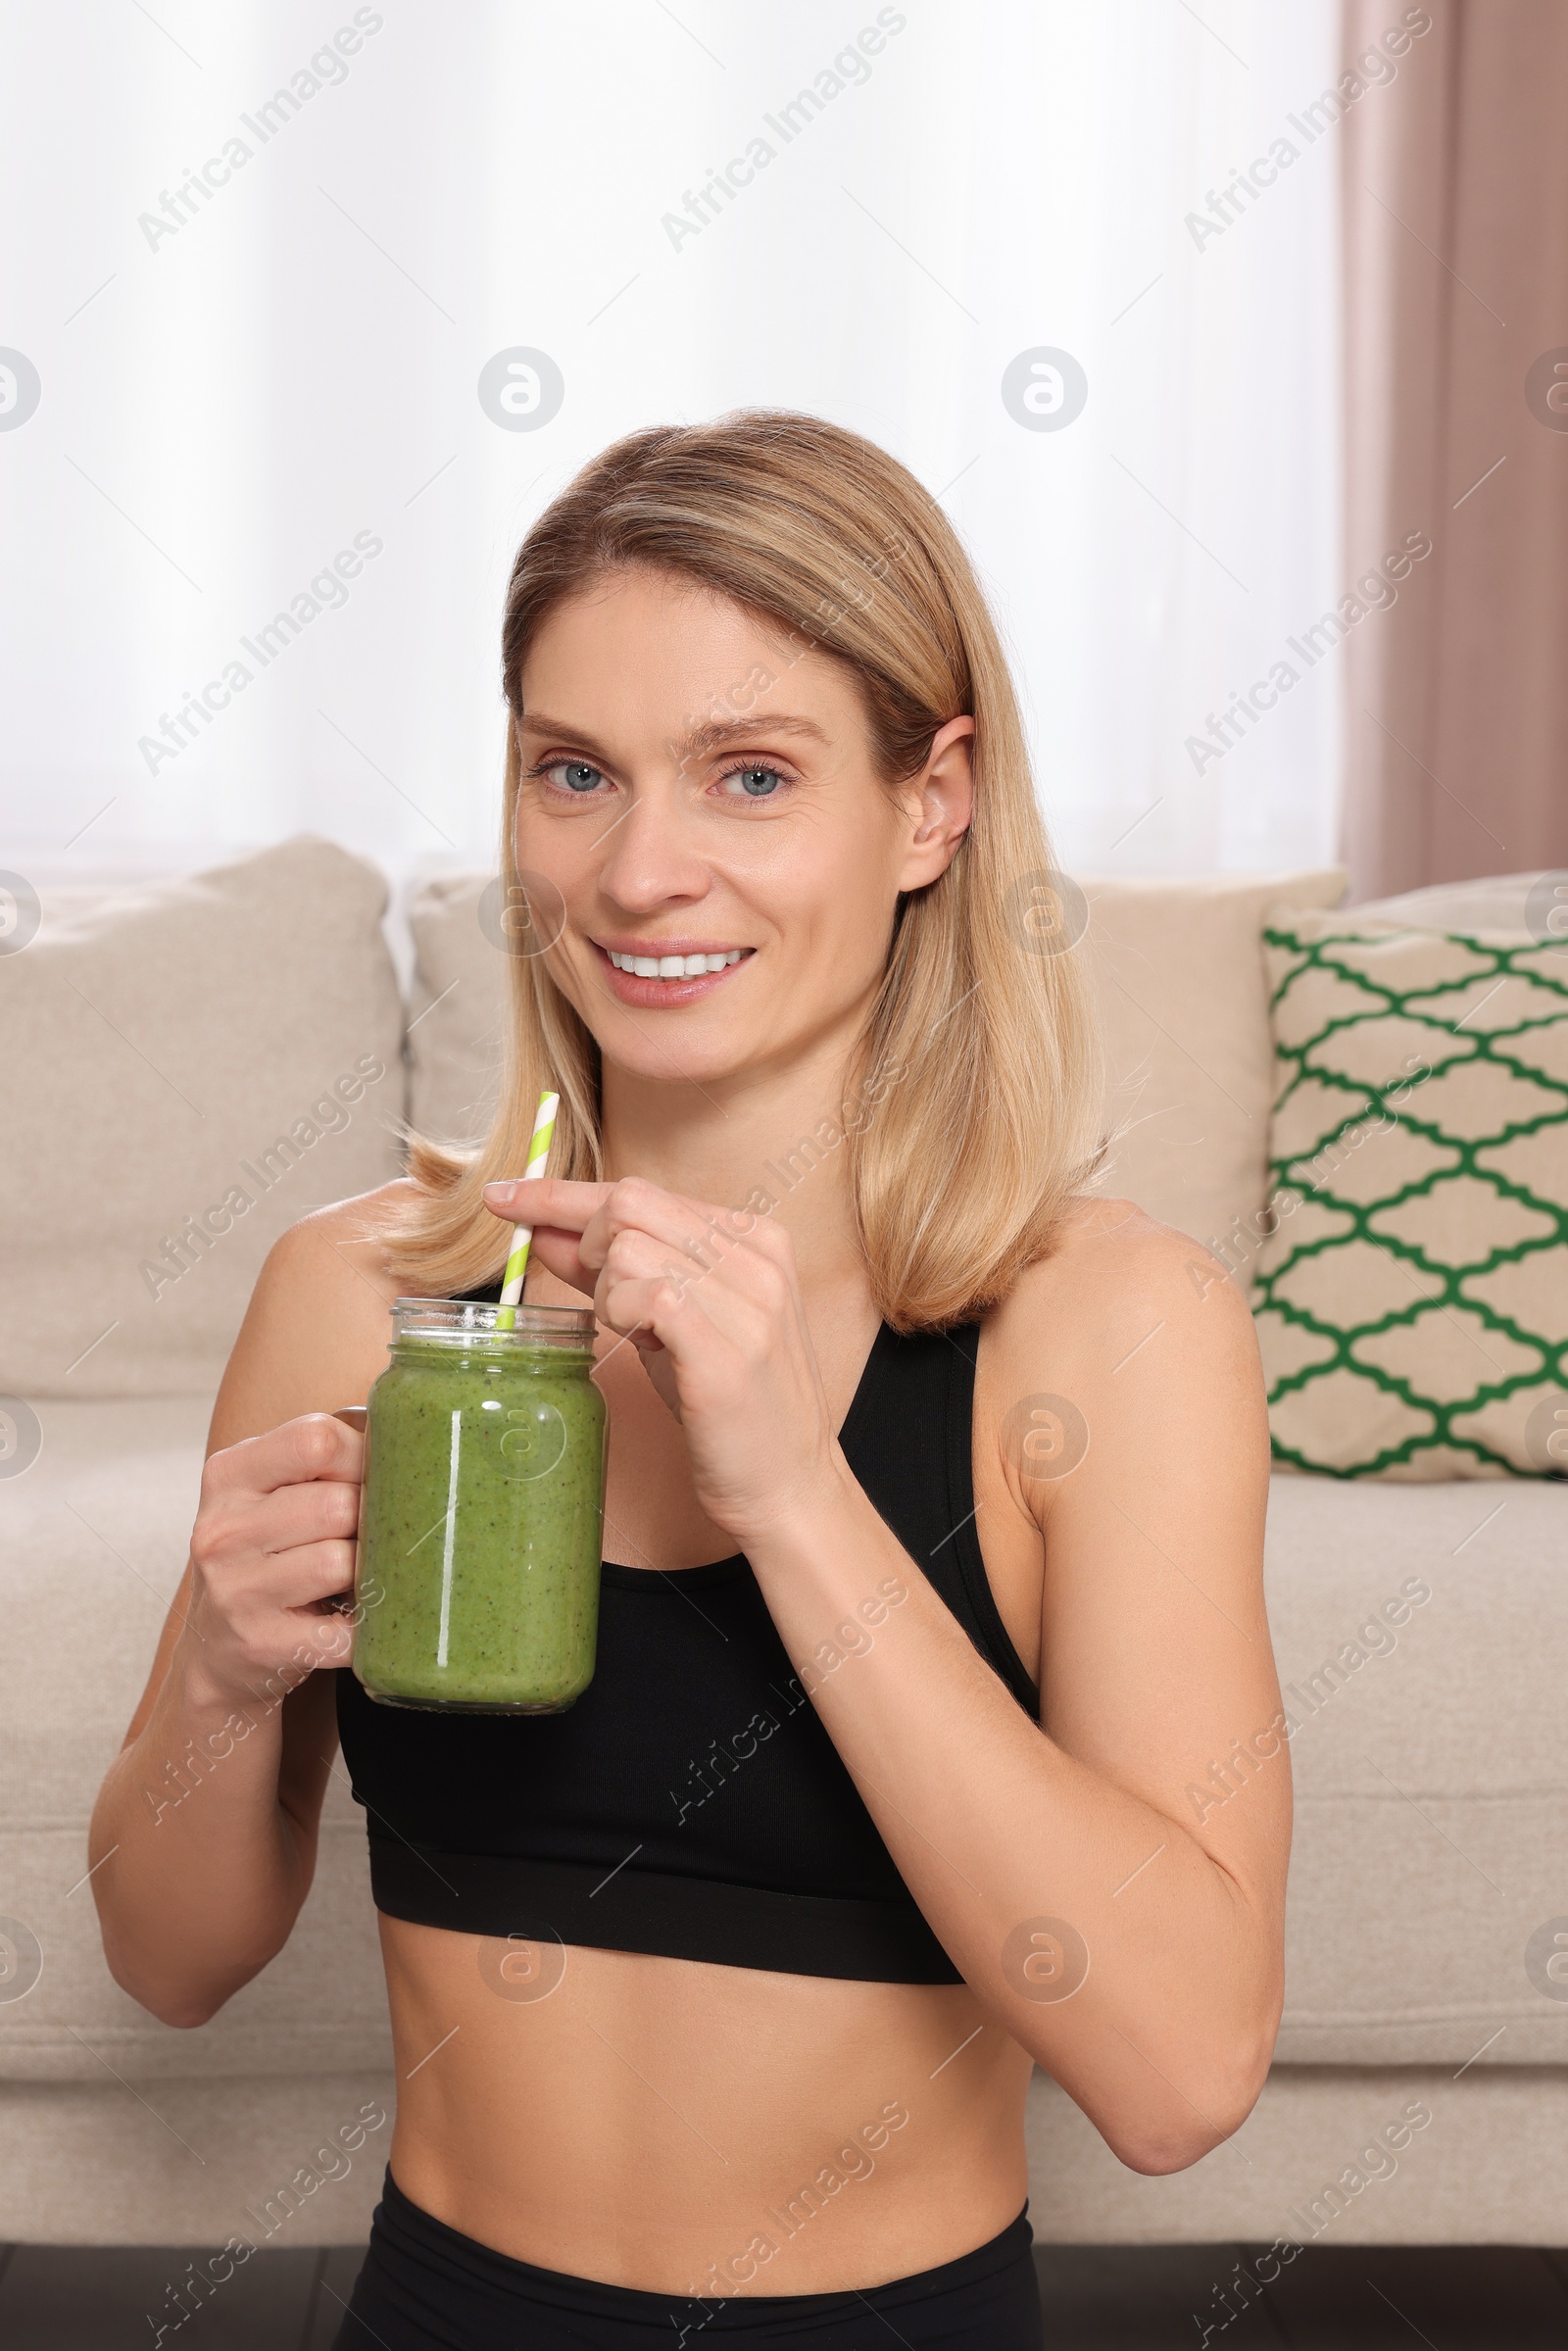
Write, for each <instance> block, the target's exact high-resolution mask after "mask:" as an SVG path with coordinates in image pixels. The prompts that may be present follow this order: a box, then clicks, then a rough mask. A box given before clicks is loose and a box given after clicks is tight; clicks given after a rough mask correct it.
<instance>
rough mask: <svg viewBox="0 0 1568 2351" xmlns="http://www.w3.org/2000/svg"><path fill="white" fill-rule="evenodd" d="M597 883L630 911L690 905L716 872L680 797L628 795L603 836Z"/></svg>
mask: <svg viewBox="0 0 1568 2351" xmlns="http://www.w3.org/2000/svg"><path fill="white" fill-rule="evenodd" d="M598 880H599V887H600V889H601V890H602V891H603V893H604V895H605V896H606V897H607V898H609V899H613V901H614V903H615V905H616V906H623V907H624V908H625V910H626V912H627V913H628V914H650V913H654V912H656V911H657V910H658V909H659V908H660V907H661V906H691V905H695V904H696V903H697V901H698V900H700V899H703V898H706V897H707V895H708V892H709V890H710V888H711V882H712V877H711V873H710V871H709V868H708V864H707V861H706V859H705V858H704V857H702V856H701V855H700V854H699V848H698V844H697V842H696V841H695V840H694V838H693V836H692V829H691V827H690V825H689V823H688V820H687V819H686V817H685V815H684V812H683V810H682V809H681V808H680V807H679V805H678V801H677V800H676V799H675V798H673V797H670V798H666V797H665V795H664V794H663V793H662V792H659V791H652V792H649V791H642V792H635V793H633V794H631V795H630V797H629V798H628V800H627V803H626V806H625V808H623V809H622V810H621V811H620V813H619V814H618V815H616V816H613V817H612V819H611V820H610V823H609V825H608V826H607V828H606V832H605V834H604V836H603V861H602V862H601V864H600V867H599V874H598Z"/></svg>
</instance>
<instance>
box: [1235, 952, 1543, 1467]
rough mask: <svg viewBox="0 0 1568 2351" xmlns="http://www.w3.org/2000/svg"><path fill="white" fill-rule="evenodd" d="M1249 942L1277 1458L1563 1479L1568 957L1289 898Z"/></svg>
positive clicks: (1267, 1360)
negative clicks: (1267, 1076) (1252, 947)
mask: <svg viewBox="0 0 1568 2351" xmlns="http://www.w3.org/2000/svg"><path fill="white" fill-rule="evenodd" d="M1263 946H1264V953H1265V955H1266V957H1267V962H1268V972H1269V985H1270V1004H1271V1016H1272V1020H1273V1025H1274V1045H1275V1054H1276V1073H1277V1079H1278V1085H1277V1090H1276V1099H1275V1104H1274V1115H1273V1125H1272V1132H1271V1139H1270V1160H1271V1183H1272V1186H1273V1194H1272V1199H1271V1201H1270V1206H1269V1209H1268V1210H1267V1211H1265V1215H1264V1218H1263V1219H1262V1220H1261V1222H1262V1226H1263V1228H1264V1232H1263V1238H1262V1239H1261V1242H1260V1246H1258V1248H1257V1251H1256V1272H1257V1281H1256V1287H1255V1289H1254V1291H1253V1296H1252V1305H1253V1310H1254V1313H1255V1315H1256V1319H1257V1333H1258V1341H1259V1345H1260V1347H1261V1349H1262V1355H1263V1368H1264V1372H1265V1375H1266V1378H1267V1381H1268V1395H1269V1419H1270V1427H1271V1430H1272V1434H1273V1446H1274V1454H1275V1459H1276V1462H1277V1463H1278V1465H1279V1466H1281V1467H1284V1468H1294V1469H1299V1470H1320V1471H1327V1472H1328V1473H1330V1474H1331V1475H1333V1476H1337V1477H1378V1478H1407V1479H1437V1478H1495V1477H1503V1476H1506V1475H1508V1474H1509V1473H1511V1472H1512V1473H1522V1474H1526V1475H1528V1474H1531V1473H1535V1474H1537V1475H1540V1474H1554V1475H1564V1474H1568V952H1565V951H1564V949H1563V947H1562V946H1561V945H1560V944H1557V945H1552V944H1550V943H1541V942H1538V941H1536V940H1533V939H1531V938H1529V937H1528V936H1526V935H1525V934H1524V933H1523V932H1500V931H1474V932H1460V931H1453V932H1442V931H1416V930H1410V929H1408V928H1405V927H1403V926H1400V925H1397V924H1395V923H1389V922H1378V921H1373V920H1371V919H1369V918H1366V917H1362V918H1361V919H1360V920H1357V918H1356V916H1355V914H1354V912H1353V910H1352V911H1351V912H1349V913H1346V914H1322V913H1301V912H1299V911H1298V910H1296V909H1294V908H1291V907H1288V906H1279V907H1275V908H1271V909H1270V913H1269V917H1268V919H1267V921H1266V923H1265V926H1264V930H1263ZM1232 1246H1233V1250H1234V1249H1242V1250H1243V1251H1244V1253H1246V1252H1247V1250H1248V1243H1247V1242H1246V1241H1245V1240H1241V1239H1238V1241H1236V1242H1235V1243H1234V1244H1233V1245H1232ZM1238 1270H1241V1269H1240V1268H1238Z"/></svg>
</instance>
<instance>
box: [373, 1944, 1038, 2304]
mask: <svg viewBox="0 0 1568 2351" xmlns="http://www.w3.org/2000/svg"><path fill="white" fill-rule="evenodd" d="M380 1926H381V1945H382V1952H383V1956H384V1958H385V1962H386V1971H387V1984H388V1990H389V1995H390V1999H391V2007H392V2025H393V2034H394V2041H395V2047H396V2057H397V2075H398V2111H397V2125H396V2130H395V2133H394V2137H393V2141H392V2148H391V2165H392V2172H393V2176H394V2178H395V2179H396V2180H397V2183H398V2185H399V2187H400V2188H401V2189H402V2190H403V2192H404V2194H405V2195H407V2196H409V2197H411V2198H412V2199H413V2201H414V2202H415V2203H416V2204H417V2205H419V2206H421V2207H422V2209H423V2210H424V2211H426V2212H428V2213H430V2214H432V2215H433V2216H434V2217H435V2218H436V2219H437V2220H440V2221H444V2222H445V2223H446V2224H447V2225H448V2227H449V2228H453V2229H460V2230H461V2231H462V2232H463V2233H464V2234H465V2235H466V2236H471V2237H474V2238H476V2239H477V2240H478V2241H479V2242H480V2243H481V2244H485V2245H489V2246H492V2247H493V2248H495V2249H496V2250H497V2251H499V2252H502V2253H507V2254H511V2255H512V2256H513V2257H514V2258H515V2259H517V2260H521V2261H527V2262H531V2263H533V2264H535V2265H536V2266H537V2267H539V2268H541V2269H549V2270H562V2271H565V2272H567V2273H568V2274H569V2275H572V2276H575V2277H581V2278H601V2279H604V2280H606V2281H608V2282H609V2283H612V2284H615V2285H625V2286H636V2287H641V2288H643V2289H645V2290H647V2291H651V2292H658V2293H665V2292H667V2293H670V2294H673V2295H687V2294H691V2295H705V2296H709V2297H714V2296H719V2295H730V2294H736V2293H739V2294H795V2293H827V2292H840V2291H847V2290H849V2289H852V2288H855V2287H860V2288H865V2287H867V2286H870V2285H875V2284H882V2283H885V2282H886V2281H888V2280H889V2279H891V2278H902V2277H907V2276H908V2275H910V2274H911V2273H913V2272H916V2271H920V2270H927V2269H932V2268H935V2267H936V2266H938V2265H939V2264H940V2263H942V2262H945V2261H951V2260H954V2259H956V2257H957V2256H958V2255H960V2254H963V2253H967V2252H970V2251H972V2250H973V2249H974V2247H976V2246H977V2245H982V2244H984V2243H986V2242H987V2241H988V2240H989V2239H990V2238H991V2237H993V2236H995V2235H996V2234H997V2233H998V2231H999V2230H1001V2229H1005V2227H1006V2225H1007V2223H1008V2222H1009V2221H1011V2220H1012V2219H1013V2218H1014V2217H1015V2216H1016V2214H1017V2213H1018V2211H1019V2209H1020V2208H1021V2206H1022V2204H1023V2201H1024V2198H1025V2195H1026V2194H1027V2192H1028V2179H1027V2172H1026V2166H1025V2156H1024V2137H1023V2102H1024V2093H1025V2090H1026V2088H1027V2086H1028V2082H1029V2076H1030V2072H1031V2065H1030V2060H1029V2058H1028V2056H1027V2055H1026V2053H1025V2052H1024V2050H1023V2049H1021V2048H1020V2047H1019V2045H1018V2043H1017V2042H1016V2041H1015V2040H1014V2039H1012V2037H1011V2036H1010V2034H1008V2033H1005V2032H1004V2031H1003V2030H1002V2028H1001V2027H1000V2026H999V2025H998V2024H996V2023H995V2022H994V2021H993V2020H992V2018H991V2017H990V2016H989V2014H988V2012H987V2011H986V2009H984V2008H983V2007H982V2006H981V2004H980V2002H979V2001H978V2000H977V1999H976V1998H975V1996H974V1994H973V1993H972V1992H971V1991H970V1990H969V1989H968V1988H967V1986H965V1985H963V1984H861V1983H848V1982H845V1981H843V1980H841V1979H839V1978H833V1977H820V1976H786V1975H776V1974H772V1973H769V1972H766V1971H764V1970H760V1969H754V1968H732V1967H717V1966H711V1965H708V1964H706V1963H699V1962H694V1961H689V1960H678V1959H664V1958H655V1957H650V1956H647V1955H644V1954H641V1953H633V1952H622V1951H602V1950H590V1949H585V1948H582V1947H580V1946H577V1945H571V1946H568V1947H567V1948H566V1949H565V1951H564V1954H563V1953H562V1952H561V1951H560V1950H559V1948H557V1949H554V1950H553V1951H547V1952H546V1953H545V1959H546V1962H547V1965H546V1969H545V1972H544V1974H542V1975H541V1976H539V1977H536V1978H534V1979H532V1980H530V1979H529V1977H528V1975H527V1972H526V1970H524V1971H523V1972H522V1975H521V1977H520V1980H517V1981H513V1982H511V1983H509V1982H508V1980H507V1977H506V1974H505V1972H504V1971H503V1969H502V1967H501V1965H500V1963H501V1962H502V1961H504V1960H505V1959H506V1958H507V1956H508V1954H507V1946H506V1945H504V1944H487V1943H485V1942H482V1941H481V1940H480V1939H479V1938H478V1937H476V1936H474V1935H456V1934H452V1933H450V1932H448V1931H447V1930H445V1929H442V1928H435V1927H422V1926H417V1925H414V1924H413V1923H411V1922H410V1921H407V1920H403V1919H392V1918H387V1917H384V1916H383V1917H382V1919H381V1922H380ZM563 1959H564V1965H563V1964H562V1963H563ZM543 1984H550V1985H551V1988H549V1989H548V1990H547V1991H544V1992H543V1996H541V1986H542V1985H543Z"/></svg>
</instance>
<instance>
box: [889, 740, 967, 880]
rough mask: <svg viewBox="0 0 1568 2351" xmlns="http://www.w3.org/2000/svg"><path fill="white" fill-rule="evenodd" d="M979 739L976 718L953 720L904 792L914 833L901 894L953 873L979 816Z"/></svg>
mask: <svg viewBox="0 0 1568 2351" xmlns="http://www.w3.org/2000/svg"><path fill="white" fill-rule="evenodd" d="M973 737H974V720H973V719H972V718H950V719H949V720H948V723H947V725H946V726H940V727H938V729H937V731H936V733H935V734H934V735H933V737H932V738H931V749H930V752H929V754H928V755H927V758H926V762H925V765H924V766H923V767H922V768H921V770H920V772H919V774H918V775H915V776H911V778H910V779H909V781H908V783H907V784H906V786H905V787H904V794H905V807H906V809H907V814H908V815H909V817H910V819H911V831H910V835H909V839H908V842H907V847H906V850H905V855H904V862H903V864H902V866H901V868H900V871H899V883H898V886H899V888H900V890H901V891H903V890H918V889H920V888H922V887H923V886H924V884H925V883H927V882H934V881H935V880H936V878H937V876H938V875H939V874H940V873H944V872H945V871H946V870H947V867H948V864H949V862H950V861H951V859H952V857H953V853H954V851H955V850H956V848H957V846H958V843H959V842H960V841H961V840H962V839H963V836H964V834H965V833H966V832H967V831H968V829H969V820H970V818H971V816H972V815H973V813H974V763H973V760H972V758H971V756H970V745H971V743H972V741H973Z"/></svg>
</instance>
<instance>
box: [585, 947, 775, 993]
mask: <svg viewBox="0 0 1568 2351" xmlns="http://www.w3.org/2000/svg"><path fill="white" fill-rule="evenodd" d="M592 944H593V949H594V953H595V955H597V956H598V958H599V964H600V969H601V970H602V971H603V973H604V977H605V983H606V987H607V990H608V992H609V994H610V995H612V996H613V997H614V998H615V999H616V1001H617V1002H618V1003H620V1004H638V1005H642V1006H644V1007H654V1006H673V1005H677V1004H695V1003H696V1002H697V1000H698V998H699V997H703V996H709V995H711V993H712V991H713V990H714V989H715V988H721V987H722V986H723V985H724V983H725V981H726V980H728V979H729V978H730V977H731V976H732V974H733V973H735V972H736V971H738V970H740V969H741V968H742V967H743V966H744V965H745V964H747V963H749V962H750V961H751V959H752V956H753V955H755V953H756V950H755V948H750V947H725V946H721V945H718V944H716V943H715V944H713V945H709V944H708V942H707V941H705V940H699V939H690V940H688V939H650V940H648V941H646V942H642V941H636V942H634V941H631V940H627V941H625V942H624V943H622V942H617V943H616V944H615V945H614V946H613V947H610V946H606V945H604V944H603V943H602V942H600V941H598V940H595V941H594V942H593V943H592ZM628 965H630V967H631V968H630V969H628V968H627V966H628ZM639 965H641V967H642V968H641V969H639V968H638V966H639Z"/></svg>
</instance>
